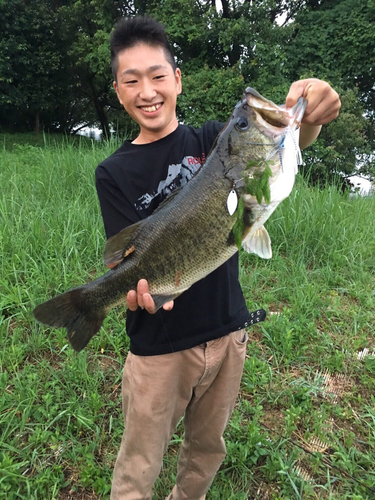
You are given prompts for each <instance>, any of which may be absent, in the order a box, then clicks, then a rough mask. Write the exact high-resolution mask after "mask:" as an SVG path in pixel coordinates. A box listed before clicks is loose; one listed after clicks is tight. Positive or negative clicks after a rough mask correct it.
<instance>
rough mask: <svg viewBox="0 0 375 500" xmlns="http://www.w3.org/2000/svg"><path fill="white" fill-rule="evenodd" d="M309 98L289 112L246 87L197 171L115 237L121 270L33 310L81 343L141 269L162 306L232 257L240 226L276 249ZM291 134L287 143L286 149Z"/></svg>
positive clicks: (108, 253)
mask: <svg viewBox="0 0 375 500" xmlns="http://www.w3.org/2000/svg"><path fill="white" fill-rule="evenodd" d="M305 106H306V101H305V100H303V99H300V100H299V102H298V103H297V104H296V106H295V107H294V108H293V109H292V110H291V111H290V112H287V111H286V110H285V109H283V108H282V107H279V106H276V105H275V104H274V103H272V102H271V101H268V100H266V99H264V98H263V97H262V96H261V95H260V94H258V93H257V92H256V91H255V90H254V89H250V88H247V89H246V91H245V94H244V97H243V99H242V100H241V101H240V102H239V103H238V104H237V106H236V107H235V108H234V110H233V113H232V114H231V116H230V118H229V120H228V122H227V125H226V126H225V128H224V129H223V131H222V132H221V133H220V134H219V136H218V138H217V140H216V142H215V144H214V146H213V148H212V151H211V153H210V154H209V155H208V157H207V160H206V162H205V164H204V165H203V167H202V168H201V169H200V171H199V172H198V174H196V176H195V177H194V178H193V179H192V180H191V181H190V182H189V183H188V184H187V185H186V186H185V187H184V188H182V189H180V190H179V191H178V192H177V193H175V194H172V195H171V196H170V199H169V200H166V201H164V202H163V203H162V204H161V205H160V207H159V208H158V209H157V210H156V211H155V212H154V213H153V214H152V215H151V216H150V217H148V218H147V219H145V220H142V221H140V222H139V223H137V224H135V225H133V226H130V227H128V228H126V229H124V230H123V231H121V232H120V233H119V234H118V235H116V236H114V237H113V238H110V239H109V240H108V242H107V244H106V249H105V253H104V259H105V262H106V264H107V265H108V266H109V267H113V269H112V270H111V271H109V272H107V273H106V274H104V275H103V276H102V277H100V278H98V279H96V280H94V281H92V282H91V283H88V284H86V285H83V286H80V287H77V288H75V289H73V290H70V291H68V292H65V293H63V294H61V295H58V296H57V297H55V298H52V299H50V300H48V301H47V302H44V303H43V304H40V305H39V306H37V307H36V308H35V310H34V316H35V318H36V319H37V320H38V321H40V322H42V323H44V324H47V325H49V326H54V327H57V328H60V327H65V328H66V329H67V331H68V339H69V341H70V343H71V345H72V347H73V348H74V349H75V350H77V351H80V350H81V349H83V348H84V347H85V346H86V345H87V343H88V342H89V340H90V339H91V338H92V336H93V335H94V334H95V333H96V332H97V331H98V330H99V329H100V327H101V325H102V322H103V320H104V318H105V316H106V315H107V314H108V312H109V311H110V310H111V309H112V308H113V307H115V306H116V305H119V304H122V303H125V302H126V295H127V293H128V291H129V290H132V289H135V288H136V287H137V283H138V281H139V279H141V278H144V279H147V281H148V283H149V290H150V293H151V295H152V297H153V299H154V301H155V306H156V309H158V308H160V307H162V305H163V304H164V303H166V302H167V301H169V300H171V299H175V298H177V297H178V296H179V295H180V294H181V293H183V292H184V291H185V290H187V289H188V288H189V287H190V286H191V285H192V284H193V283H195V282H197V281H199V280H200V279H202V278H203V277H205V276H207V275H208V274H209V273H211V272H212V271H214V270H215V269H217V268H218V267H219V266H220V265H222V264H223V263H224V262H225V261H226V260H228V259H229V258H230V257H231V256H233V255H234V254H235V253H236V251H237V250H238V247H237V245H238V241H236V238H237V239H238V235H237V236H236V234H237V233H239V240H240V244H242V246H243V248H244V249H245V250H246V251H249V252H253V253H256V254H258V255H259V256H260V257H264V258H269V257H270V256H271V247H270V239H269V236H268V233H267V231H266V229H265V228H264V226H263V223H264V222H265V220H266V219H267V218H268V217H269V215H270V214H271V213H272V212H273V211H274V209H275V208H276V206H277V205H278V204H279V203H280V201H282V199H284V198H285V197H286V196H288V194H289V192H290V189H291V186H292V185H293V182H294V175H295V172H296V159H295V158H296V155H295V153H296V152H295V151H294V148H295V140H294V138H293V137H292V139H293V141H291V140H289V142H288V137H289V136H291V134H292V133H293V131H294V129H295V128H296V127H297V126H298V125H299V122H300V120H301V119H302V116H303V111H304V109H305ZM284 143H287V144H288V148H285V147H284V149H281V148H282V147H283V145H284ZM291 150H293V151H291ZM282 158H285V161H282ZM280 160H281V161H280ZM281 163H283V164H281ZM265 176H266V177H265ZM233 191H234V192H235V193H236V196H237V198H238V200H239V202H240V203H239V207H240V204H241V203H242V205H241V206H242V211H240V208H238V209H237V211H235V212H234V213H233V214H232V215H230V213H229V211H228V207H227V199H228V196H229V193H230V192H233ZM267 193H268V194H267ZM268 197H270V199H269V200H267V198H268ZM236 228H237V229H236ZM235 232H237V233H236V234H235ZM177 300H178V299H177Z"/></svg>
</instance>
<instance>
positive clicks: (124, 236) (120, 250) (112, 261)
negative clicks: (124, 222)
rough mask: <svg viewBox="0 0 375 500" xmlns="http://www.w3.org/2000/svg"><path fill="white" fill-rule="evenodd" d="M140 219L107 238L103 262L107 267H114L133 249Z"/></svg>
mask: <svg viewBox="0 0 375 500" xmlns="http://www.w3.org/2000/svg"><path fill="white" fill-rule="evenodd" d="M141 223H142V221H140V222H137V223H136V224H132V225H131V226H129V227H126V228H125V229H123V230H122V231H120V232H119V233H118V234H116V235H115V236H112V238H109V240H107V243H106V245H105V249H104V256H103V258H104V264H105V265H106V266H107V267H109V268H111V269H112V268H114V267H116V266H117V265H118V264H120V262H122V261H123V260H124V259H125V258H126V257H128V255H130V254H132V253H133V252H134V251H135V246H134V245H133V240H134V235H135V233H136V232H137V231H138V229H139V226H140V224H141Z"/></svg>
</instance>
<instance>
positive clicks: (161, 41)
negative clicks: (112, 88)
mask: <svg viewBox="0 0 375 500" xmlns="http://www.w3.org/2000/svg"><path fill="white" fill-rule="evenodd" d="M139 43H144V44H146V45H150V46H152V47H162V49H163V50H164V53H165V58H166V59H167V61H168V62H169V63H170V65H171V66H172V68H173V70H174V71H175V70H176V62H175V59H174V54H173V50H172V47H171V46H170V44H169V42H168V38H167V34H166V32H165V28H164V26H163V25H162V24H160V23H159V22H158V21H155V19H152V18H151V17H148V16H135V17H128V18H122V19H120V21H118V22H117V23H116V25H115V28H114V30H113V32H112V35H111V39H110V44H111V69H112V74H113V78H114V79H115V81H117V71H118V54H119V53H120V52H121V51H123V50H125V49H129V48H131V47H134V46H135V45H137V44H139Z"/></svg>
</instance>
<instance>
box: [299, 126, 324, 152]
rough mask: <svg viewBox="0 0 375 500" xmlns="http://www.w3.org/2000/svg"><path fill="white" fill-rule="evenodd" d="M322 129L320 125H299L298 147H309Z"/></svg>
mask: <svg viewBox="0 0 375 500" xmlns="http://www.w3.org/2000/svg"><path fill="white" fill-rule="evenodd" d="M321 129H322V126H321V125H309V124H308V123H301V128H300V134H299V147H300V148H301V149H305V148H307V146H310V144H312V143H313V142H314V141H315V139H316V138H317V137H318V135H319V134H320V131H321Z"/></svg>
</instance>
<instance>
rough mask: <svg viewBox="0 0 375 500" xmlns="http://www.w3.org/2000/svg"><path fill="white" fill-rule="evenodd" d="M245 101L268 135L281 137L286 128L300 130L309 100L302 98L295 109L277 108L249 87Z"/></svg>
mask: <svg viewBox="0 0 375 500" xmlns="http://www.w3.org/2000/svg"><path fill="white" fill-rule="evenodd" d="M244 99H245V100H246V102H247V104H248V105H249V106H250V108H251V109H252V110H253V111H255V119H256V121H257V122H258V123H259V125H260V126H261V128H262V129H263V130H264V132H265V133H267V132H266V131H267V130H268V133H267V135H270V134H271V135H279V134H280V133H282V132H283V131H285V128H287V127H291V128H293V129H296V128H298V127H299V126H300V125H301V120H302V118H303V114H304V112H305V109H306V106H307V100H306V99H305V98H303V97H300V98H299V99H298V101H297V103H296V104H295V105H294V106H293V108H291V109H289V110H287V109H285V106H277V105H276V104H275V103H273V102H272V101H269V100H268V99H266V98H265V97H263V96H262V95H260V94H259V93H258V92H257V91H256V90H255V89H252V88H251V87H247V89H246V90H245V94H244Z"/></svg>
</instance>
